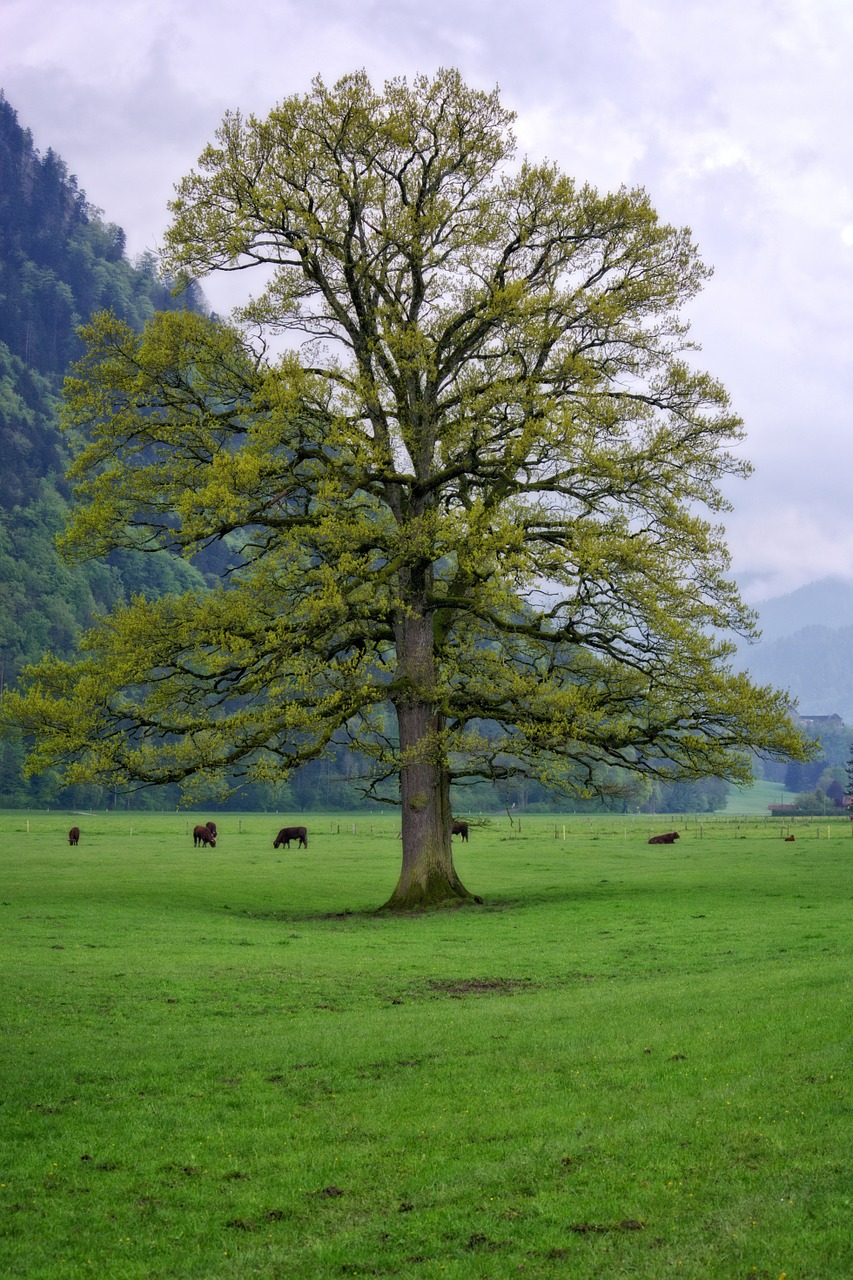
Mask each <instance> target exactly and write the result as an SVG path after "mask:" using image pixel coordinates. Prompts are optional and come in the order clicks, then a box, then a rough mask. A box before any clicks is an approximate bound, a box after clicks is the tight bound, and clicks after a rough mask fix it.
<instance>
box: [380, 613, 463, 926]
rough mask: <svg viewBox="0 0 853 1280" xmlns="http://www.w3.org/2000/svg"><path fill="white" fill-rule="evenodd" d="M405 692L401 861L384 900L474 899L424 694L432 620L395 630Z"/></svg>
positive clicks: (400, 709) (438, 720)
mask: <svg viewBox="0 0 853 1280" xmlns="http://www.w3.org/2000/svg"><path fill="white" fill-rule="evenodd" d="M397 641H398V649H397V654H398V669H399V670H400V672H401V674H403V675H404V680H403V682H402V683H403V691H402V692H401V693H399V694H398V695H397V696H396V697H395V699H394V707H395V710H396V712H397V725H398V729H399V735H400V756H401V761H402V764H401V768H400V800H401V804H402V827H403V865H402V868H401V871H400V879H399V880H398V881H397V887H396V888H395V890H394V892H393V893H392V894H391V897H390V898H389V899H388V901H387V902H386V903H385V904H384V907H383V908H382V909H383V910H387V911H413V910H417V909H418V908H419V907H429V906H436V905H437V904H438V903H442V902H452V901H457V902H458V901H460V900H462V901H465V902H472V901H473V900H474V897H473V894H470V893H469V892H468V890H467V889H466V888H465V886H464V885H463V883H462V881H461V880H460V879H459V877H458V875H457V874H456V869H455V867H454V866H453V851H452V847H451V841H450V828H451V823H452V816H451V812H450V775H449V772H448V769H447V764H446V760H445V757H444V744H443V743H442V740H441V730H442V727H443V717H442V716H441V714H440V712H439V711H438V710H437V708H436V707H435V705H434V703H432V702H430V701H428V700H427V699H426V698H425V697H424V692H425V690H427V689H431V688H433V687H434V679H433V672H434V654H433V633H432V620H431V618H429V616H426V617H425V616H423V615H421V616H414V617H411V616H410V617H408V618H406V619H405V621H403V622H402V623H401V624H400V626H399V628H398V633H397Z"/></svg>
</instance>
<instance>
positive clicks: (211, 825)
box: [204, 822, 217, 838]
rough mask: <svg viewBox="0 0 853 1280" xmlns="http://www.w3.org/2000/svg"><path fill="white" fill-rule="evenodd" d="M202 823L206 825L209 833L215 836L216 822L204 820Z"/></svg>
mask: <svg viewBox="0 0 853 1280" xmlns="http://www.w3.org/2000/svg"><path fill="white" fill-rule="evenodd" d="M204 825H205V826H206V827H207V829H208V831H209V832H210V834H211V835H212V836H213V837H214V838H215V837H216V835H217V831H216V823H215V822H206V823H205V824H204Z"/></svg>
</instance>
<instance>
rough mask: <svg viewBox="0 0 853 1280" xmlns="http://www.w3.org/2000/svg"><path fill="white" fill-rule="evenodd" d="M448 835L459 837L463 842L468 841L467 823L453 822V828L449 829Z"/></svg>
mask: <svg viewBox="0 0 853 1280" xmlns="http://www.w3.org/2000/svg"><path fill="white" fill-rule="evenodd" d="M450 834H451V835H452V836H461V837H462V839H463V840H467V839H468V823H467V822H454V824H453V826H452V827H451V828H450Z"/></svg>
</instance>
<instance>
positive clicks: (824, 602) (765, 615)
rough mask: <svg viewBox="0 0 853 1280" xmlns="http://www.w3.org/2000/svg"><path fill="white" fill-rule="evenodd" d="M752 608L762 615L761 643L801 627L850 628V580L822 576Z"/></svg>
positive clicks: (852, 611) (852, 591)
mask: <svg viewBox="0 0 853 1280" xmlns="http://www.w3.org/2000/svg"><path fill="white" fill-rule="evenodd" d="M755 607H756V609H757V610H758V612H759V615H760V618H761V623H760V625H761V632H762V642H763V643H766V642H768V641H773V640H778V639H780V637H782V636H790V635H793V634H794V632H795V631H800V630H802V628H804V627H853V582H847V581H845V580H844V579H843V578H821V579H820V581H819V582H809V583H807V584H806V586H804V587H800V588H799V589H798V590H797V591H790V592H788V594H787V595H784V596H775V597H774V598H773V599H772V600H762V601H761V602H760V603H759V604H757V605H756V606H755Z"/></svg>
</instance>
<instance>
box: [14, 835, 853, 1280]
mask: <svg viewBox="0 0 853 1280" xmlns="http://www.w3.org/2000/svg"><path fill="white" fill-rule="evenodd" d="M209 816H215V817H216V818H217V821H218V825H219V830H220V838H219V841H218V843H217V847H216V849H215V850H201V849H200V850H195V849H193V847H192V839H191V836H190V835H189V834H188V833H187V832H188V830H189V831H191V829H192V824H193V821H194V819H193V817H192V816H190V817H189V818H187V817H186V815H184V814H181V815H175V814H172V815H160V814H153V815H139V814H126V815H93V816H87V815H78V816H75V817H73V819H72V817H71V816H69V815H62V814H30V815H25V814H18V813H14V814H13V813H8V812H5V813H4V812H2V811H0V876H2V888H1V889H0V903H2V905H1V906H0V913H2V914H0V921H2V923H3V928H2V933H1V934H0V950H2V973H3V982H2V1003H0V1024H1V1025H2V1035H0V1045H2V1050H0V1051H1V1052H2V1101H0V1150H2V1170H0V1275H2V1276H3V1277H4V1280H5V1278H7V1277H8V1278H9V1280H11V1278H13V1277H27V1278H28V1280H37V1278H38V1280H41V1278H43V1280H76V1278H77V1277H109V1278H110V1280H172V1278H175V1280H185V1278H186V1280H226V1278H228V1280H242V1278H244V1277H252V1276H261V1277H267V1278H270V1280H272V1278H279V1277H280V1278H281V1280H290V1278H292V1277H312V1278H313V1277H327V1276H328V1277H346V1276H396V1277H402V1278H404V1280H405V1278H413V1280H414V1278H417V1280H427V1278H431V1277H434V1276H446V1277H458V1278H462V1277H464V1278H465V1280H468V1278H469V1277H470V1278H474V1277H477V1278H479V1277H483V1278H492V1277H494V1278H497V1277H502V1278H505V1277H509V1276H514V1275H524V1276H526V1277H577V1278H578V1280H590V1278H592V1277H602V1278H604V1277H606V1278H607V1280H612V1278H613V1277H630V1278H631V1280H646V1278H648V1280H652V1278H653V1280H659V1278H660V1277H666V1276H677V1277H687V1278H689V1280H693V1278H695V1280H699V1278H700V1277H701V1278H702V1280H717V1278H718V1280H753V1278H759V1280H780V1278H781V1277H785V1280H850V1277H851V1276H853V1231H851V1202H853V1169H851V1140H853V1111H851V1096H850V1086H851V1039H853V1017H852V1016H851V1013H853V1010H851V974H853V969H852V968H851V958H853V957H852V956H851V953H853V936H851V906H850V901H851V869H852V868H853V840H851V834H850V826H851V824H850V823H849V822H845V821H838V822H836V823H835V824H829V823H827V822H825V821H822V822H817V821H812V822H808V821H803V822H800V823H798V824H796V825H794V826H793V827H791V828H785V829H784V830H785V831H786V832H787V831H788V830H790V831H791V832H792V833H793V834H794V836H795V839H794V841H789V842H786V841H784V840H782V839H781V830H782V829H780V827H779V826H778V825H773V824H772V823H770V822H767V821H765V820H763V819H740V820H737V819H733V818H722V817H721V818H718V819H707V818H706V819H704V820H703V821H702V822H699V821H697V820H693V819H691V820H689V821H687V822H685V821H684V820H683V819H679V820H678V821H677V823H676V825H678V829H679V830H680V831H681V837H682V838H681V840H680V841H679V843H678V844H677V845H674V846H671V847H667V846H650V845H648V844H647V843H646V841H647V838H648V835H649V833H650V832H651V831H656V830H657V831H663V830H667V829H669V827H670V825H671V820H670V819H666V818H664V819H658V820H651V819H648V818H646V817H644V818H642V819H633V818H630V819H622V818H596V819H588V818H582V819H581V818H577V817H573V818H566V819H562V818H560V819H556V820H555V819H548V818H531V819H525V820H524V821H523V823H522V826H521V830H520V832H519V830H518V827H517V825H516V826H515V827H513V828H512V829H510V826H509V823H508V821H507V820H506V818H504V819H502V820H496V821H494V822H493V823H491V824H490V825H488V826H486V827H475V828H474V829H473V830H472V833H471V841H470V844H469V845H467V846H459V845H457V849H456V853H457V863H458V867H459V870H460V873H461V875H462V878H463V880H464V882H465V883H466V884H467V885H468V887H469V888H470V889H471V890H472V891H473V892H475V893H477V894H480V895H482V897H483V899H484V904H483V905H482V906H473V907H465V908H460V909H457V910H451V911H442V912H435V913H427V914H423V915H419V916H416V917H414V918H409V919H401V918H388V917H385V916H376V915H375V914H373V911H372V909H373V908H374V907H376V906H377V905H379V904H380V903H381V902H383V901H384V900H385V898H386V897H387V896H388V894H389V892H390V890H391V888H392V887H393V884H394V881H395V878H396V874H397V868H398V860H399V840H398V826H397V822H396V821H395V820H394V818H393V817H384V818H383V816H382V815H380V816H378V817H376V818H375V819H373V820H370V819H368V820H366V821H365V820H364V819H363V818H357V819H356V820H355V829H353V822H352V819H346V818H336V817H332V818H328V817H326V818H318V817H317V816H316V815H311V816H310V817H309V819H308V823H309V830H310V842H309V848H308V850H307V851H306V850H299V851H297V850H296V849H295V848H293V849H291V850H290V851H289V852H288V851H285V850H279V851H273V849H272V839H273V836H274V834H275V832H276V830H277V828H278V826H280V825H282V822H283V821H284V820H285V819H284V816H282V818H281V819H279V818H277V817H275V816H272V817H270V816H264V815H258V814H253V815H245V816H243V817H242V818H238V817H236V816H233V815H210V814H205V815H203V817H209ZM287 819H288V820H290V821H295V820H296V818H295V815H287ZM72 821H74V822H76V823H78V824H79V826H80V828H81V831H82V836H81V843H80V845H79V847H78V848H76V849H71V848H69V846H68V844H67V842H66V838H65V833H66V831H67V829H68V827H69V826H70V825H71V824H72ZM564 831H565V838H564Z"/></svg>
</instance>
